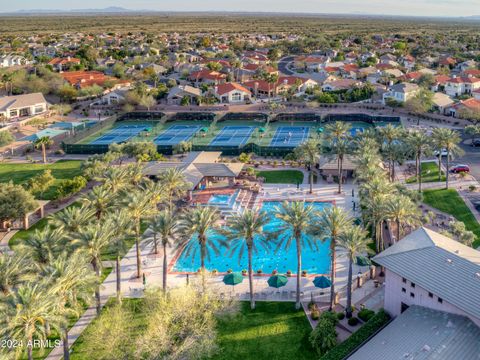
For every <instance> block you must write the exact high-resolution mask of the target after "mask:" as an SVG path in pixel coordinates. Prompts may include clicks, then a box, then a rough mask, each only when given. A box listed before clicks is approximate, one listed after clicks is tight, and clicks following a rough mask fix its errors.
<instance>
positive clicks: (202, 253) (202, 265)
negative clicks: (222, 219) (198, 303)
mask: <svg viewBox="0 0 480 360" xmlns="http://www.w3.org/2000/svg"><path fill="white" fill-rule="evenodd" d="M200 239H201V240H200V272H201V273H202V274H201V275H202V291H203V292H205V256H206V253H207V251H206V249H205V241H204V240H205V239H204V236H202V237H201V238H200Z"/></svg>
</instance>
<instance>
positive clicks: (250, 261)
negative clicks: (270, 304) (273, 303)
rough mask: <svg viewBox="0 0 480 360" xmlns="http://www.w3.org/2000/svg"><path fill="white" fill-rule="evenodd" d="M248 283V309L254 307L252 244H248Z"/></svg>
mask: <svg viewBox="0 0 480 360" xmlns="http://www.w3.org/2000/svg"><path fill="white" fill-rule="evenodd" d="M250 240H252V239H250ZM250 243H251V242H250ZM248 285H249V287H250V309H252V310H253V309H255V296H254V295H255V294H254V293H253V271H252V246H248Z"/></svg>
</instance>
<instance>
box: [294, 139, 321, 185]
mask: <svg viewBox="0 0 480 360" xmlns="http://www.w3.org/2000/svg"><path fill="white" fill-rule="evenodd" d="M295 155H296V157H297V158H298V159H300V160H303V162H304V163H305V165H307V166H308V169H309V180H308V182H309V184H310V194H312V193H313V169H314V167H315V163H316V162H317V161H318V157H319V155H320V147H319V143H318V141H317V140H314V139H310V140H307V141H305V142H304V143H303V144H300V146H298V147H297V148H296V149H295Z"/></svg>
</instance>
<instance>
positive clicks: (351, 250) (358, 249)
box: [332, 226, 370, 318]
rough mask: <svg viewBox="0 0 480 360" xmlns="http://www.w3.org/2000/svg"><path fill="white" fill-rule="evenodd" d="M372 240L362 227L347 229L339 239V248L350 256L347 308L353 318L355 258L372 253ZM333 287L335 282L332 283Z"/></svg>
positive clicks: (347, 313) (347, 312) (349, 315)
mask: <svg viewBox="0 0 480 360" xmlns="http://www.w3.org/2000/svg"><path fill="white" fill-rule="evenodd" d="M369 242H370V239H369V238H368V236H367V231H365V230H364V229H362V228H361V227H360V226H351V227H349V228H347V229H346V230H345V231H344V232H343V233H342V234H341V235H340V236H339V237H338V246H340V247H341V248H343V249H345V250H346V252H347V255H348V279H347V306H346V316H347V318H351V317H352V312H353V310H352V268H353V261H354V259H355V257H356V256H357V255H359V254H363V253H366V252H369V251H370V248H369V247H368V244H369ZM332 285H333V282H332Z"/></svg>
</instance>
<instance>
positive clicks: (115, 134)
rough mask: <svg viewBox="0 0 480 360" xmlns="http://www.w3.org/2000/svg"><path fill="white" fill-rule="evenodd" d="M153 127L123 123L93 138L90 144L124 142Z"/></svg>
mask: <svg viewBox="0 0 480 360" xmlns="http://www.w3.org/2000/svg"><path fill="white" fill-rule="evenodd" d="M150 129H151V128H150V126H149V125H146V124H137V125H121V126H118V127H116V128H113V129H111V130H110V131H109V132H107V133H106V134H105V135H102V136H100V137H99V138H98V139H95V140H93V141H92V142H91V143H90V144H94V145H110V144H113V143H117V144H119V143H123V142H126V141H128V140H129V139H131V138H133V137H135V136H137V135H138V134H140V133H141V132H142V131H149V130H150Z"/></svg>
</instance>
